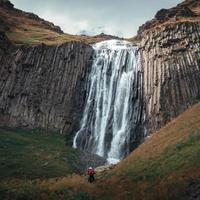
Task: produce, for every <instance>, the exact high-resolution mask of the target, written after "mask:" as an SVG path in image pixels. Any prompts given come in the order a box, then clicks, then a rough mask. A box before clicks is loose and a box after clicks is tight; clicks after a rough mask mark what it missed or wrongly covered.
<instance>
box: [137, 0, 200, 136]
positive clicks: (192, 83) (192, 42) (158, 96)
mask: <svg viewBox="0 0 200 200" xmlns="http://www.w3.org/2000/svg"><path fill="white" fill-rule="evenodd" d="M188 2H189V3H190V4H188ZM191 2H193V4H194V3H195V2H196V3H197V4H198V1H194V0H193V1H186V2H184V3H182V4H180V5H179V6H178V7H177V8H173V9H170V10H168V12H167V11H165V17H166V16H167V17H169V16H171V17H174V15H172V14H171V13H174V11H176V12H175V13H181V14H183V13H185V11H186V10H187V11H188V13H189V15H190V17H189V18H184V19H183V18H181V17H180V16H179V19H177V18H176V19H174V18H173V19H172V18H167V20H164V19H163V20H164V24H160V23H159V24H157V25H156V24H155V20H156V19H154V20H153V22H154V23H152V24H151V26H149V22H148V23H147V24H145V25H143V26H142V27H141V28H140V30H139V33H140V43H139V46H140V49H139V51H140V54H141V62H142V68H143V73H144V97H145V105H146V122H147V127H148V131H149V132H150V133H152V132H154V131H156V130H158V129H159V128H160V127H162V126H163V125H164V124H166V123H167V122H168V121H170V120H172V119H173V118H174V117H176V116H178V115H179V114H180V113H182V112H183V111H184V110H186V109H187V108H188V107H190V106H191V105H192V104H194V103H195V102H196V101H198V100H199V98H200V21H199V20H197V19H198V14H197V13H194V14H193V17H192V13H193V12H192V10H190V9H189V7H188V5H191ZM197 4H195V5H197ZM185 5H187V6H186V7H185ZM192 8H193V7H192ZM195 8H196V7H195ZM181 9H182V11H181ZM194 10H195V9H194ZM196 10H198V9H196ZM160 13H161V11H159V12H158V13H157V15H156V16H157V17H158V16H159V15H160ZM170 14H171V15H170ZM191 17H192V18H191ZM176 20H177V21H176ZM145 27H146V29H145V30H143V31H142V29H143V28H145Z"/></svg>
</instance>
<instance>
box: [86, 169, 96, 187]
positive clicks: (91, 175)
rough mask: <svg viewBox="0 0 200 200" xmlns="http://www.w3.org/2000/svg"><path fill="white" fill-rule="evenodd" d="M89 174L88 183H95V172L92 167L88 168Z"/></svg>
mask: <svg viewBox="0 0 200 200" xmlns="http://www.w3.org/2000/svg"><path fill="white" fill-rule="evenodd" d="M87 174H88V182H89V183H92V182H94V181H95V178H94V174H95V171H94V169H93V168H92V167H89V168H88V171H87Z"/></svg>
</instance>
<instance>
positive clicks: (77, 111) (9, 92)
mask: <svg viewBox="0 0 200 200" xmlns="http://www.w3.org/2000/svg"><path fill="white" fill-rule="evenodd" d="M3 40H6V38H5V36H3V35H1V42H2V43H3ZM6 43H7V42H6V41H4V45H2V46H1V52H0V63H1V68H0V77H1V79H0V123H1V125H3V126H18V127H26V128H44V129H46V130H52V131H53V130H54V131H55V130H56V131H60V132H61V133H62V132H64V131H66V130H68V131H70V129H71V128H75V127H74V126H77V125H78V124H79V121H80V117H81V113H82V111H83V106H84V100H85V85H84V83H85V79H86V78H87V73H88V70H89V66H90V57H91V55H92V48H91V47H90V46H89V45H86V44H84V43H80V42H69V43H65V44H62V45H56V46H46V45H38V46H31V47H30V46H21V47H19V48H16V47H12V45H9V44H6Z"/></svg>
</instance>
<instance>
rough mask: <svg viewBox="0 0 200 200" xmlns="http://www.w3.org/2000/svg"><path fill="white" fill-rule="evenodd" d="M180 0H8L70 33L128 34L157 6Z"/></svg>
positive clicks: (152, 14) (150, 14) (154, 11)
mask: <svg viewBox="0 0 200 200" xmlns="http://www.w3.org/2000/svg"><path fill="white" fill-rule="evenodd" d="M181 1H182V0H170V1H169V0H139V1H138V0H126V1H122V0H101V1H99V0H59V1H58V0H48V1H41V0H34V1H32V0H12V2H13V3H14V4H15V6H16V7H18V8H21V9H23V10H26V11H30V12H34V13H36V14H38V15H39V16H41V17H42V18H45V19H46V20H48V21H51V22H53V23H54V24H56V25H59V26H60V27H61V28H62V29H63V30H64V31H65V32H67V33H71V34H89V35H93V34H99V33H101V32H104V33H106V34H112V35H118V36H120V37H132V36H133V35H135V34H136V32H137V30H138V27H139V26H140V25H142V24H143V23H144V22H145V21H147V20H150V19H151V18H152V17H153V16H154V15H155V13H156V11H158V10H159V9H161V8H169V7H172V6H175V5H176V4H177V3H180V2H181Z"/></svg>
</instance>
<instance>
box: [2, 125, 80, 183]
mask: <svg viewBox="0 0 200 200" xmlns="http://www.w3.org/2000/svg"><path fill="white" fill-rule="evenodd" d="M64 141H65V140H64V136H61V135H58V134H46V133H42V132H40V131H37V130H32V131H31V132H30V131H22V130H16V129H15V130H14V129H2V128H1V129H0V180H4V179H12V178H20V179H33V178H38V177H39V178H50V177H60V176H65V175H66V174H70V173H73V172H76V171H77V167H78V164H79V161H78V159H79V152H77V151H76V150H74V149H72V148H71V147H66V146H65V144H64ZM67 160H70V162H67Z"/></svg>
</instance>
